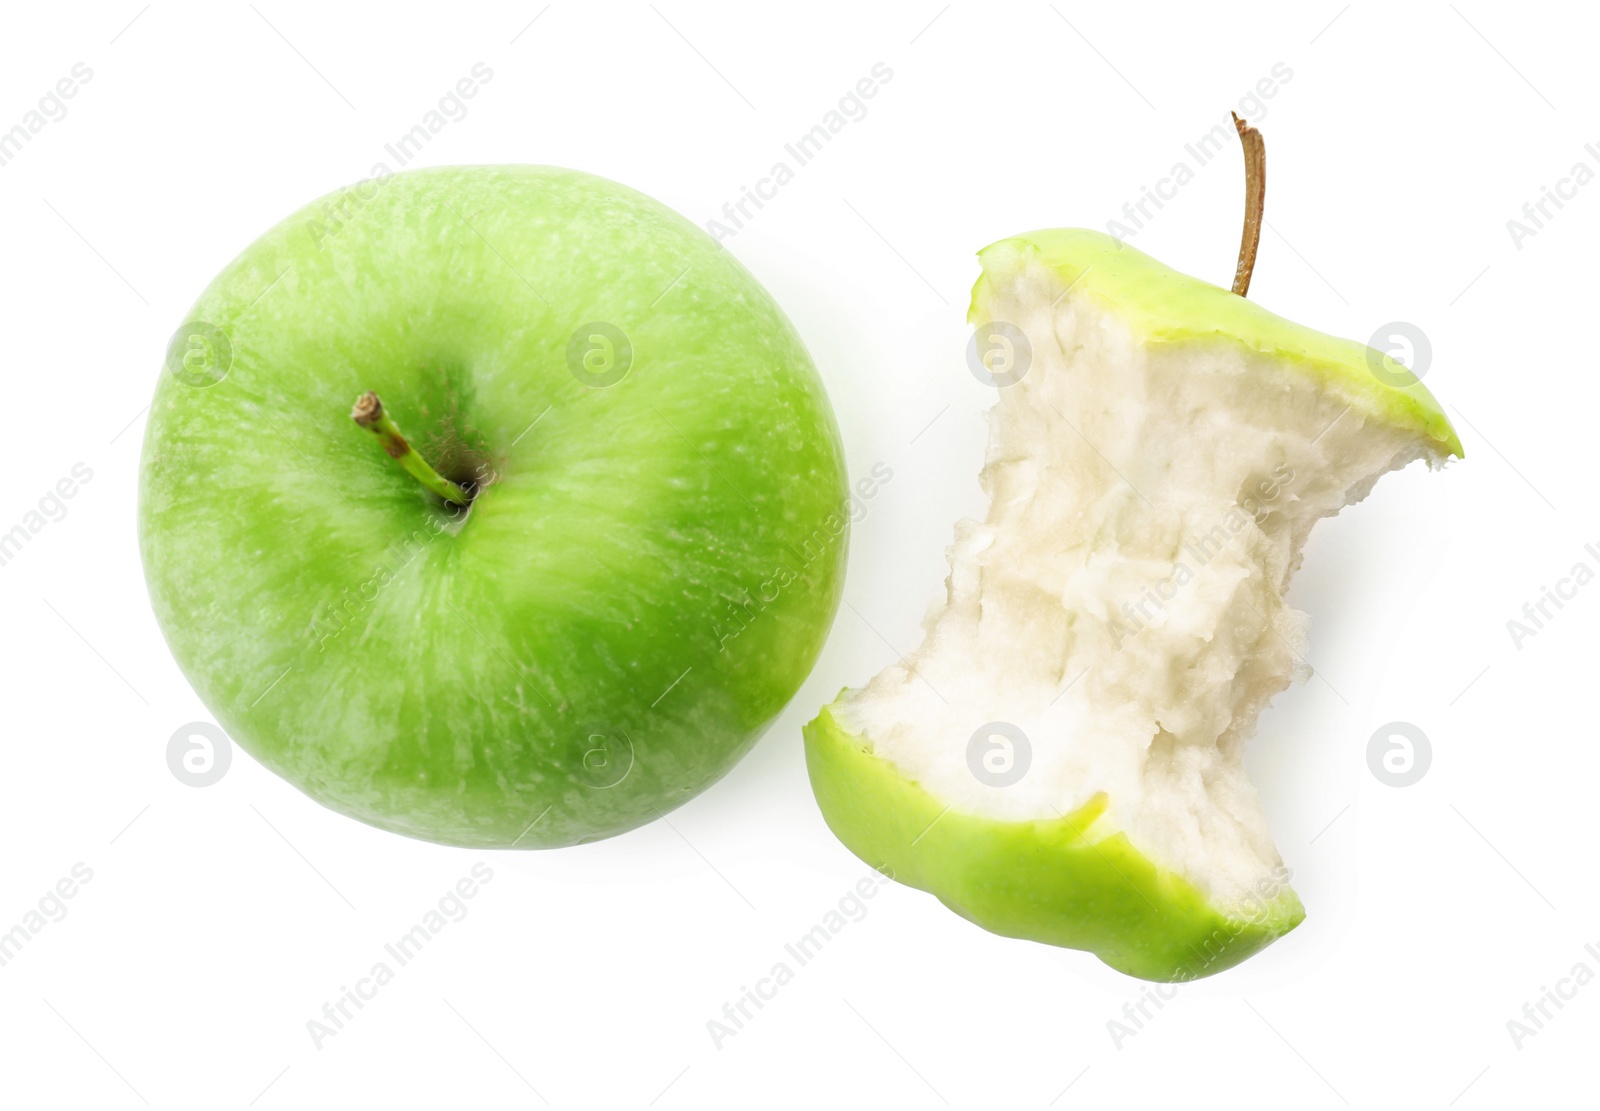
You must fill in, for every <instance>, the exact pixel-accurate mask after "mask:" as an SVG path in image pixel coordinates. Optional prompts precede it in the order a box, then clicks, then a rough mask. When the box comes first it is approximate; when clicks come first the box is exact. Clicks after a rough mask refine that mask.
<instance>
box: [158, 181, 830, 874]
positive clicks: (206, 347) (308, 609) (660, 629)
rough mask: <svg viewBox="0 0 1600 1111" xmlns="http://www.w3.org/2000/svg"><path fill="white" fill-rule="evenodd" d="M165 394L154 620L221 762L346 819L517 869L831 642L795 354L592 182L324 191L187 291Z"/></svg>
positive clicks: (757, 701)
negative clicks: (236, 753) (477, 850)
mask: <svg viewBox="0 0 1600 1111" xmlns="http://www.w3.org/2000/svg"><path fill="white" fill-rule="evenodd" d="M166 371H167V372H166V373H163V374H162V376H161V381H160V384H159V385H158V386H157V388H156V393H155V400H154V402H153V404H152V406H151V410H150V422H149V428H148V431H147V433H146V436H145V445H144V458H143V464H142V468H143V469H142V475H141V485H140V510H139V529H140V544H141V549H142V552H143V557H144V566H145V573H146V577H147V579H148V581H149V587H150V597H151V601H152V604H153V606H154V609H155V613H156V616H157V618H158V619H159V621H160V624H161V628H162V630H163V632H164V633H165V634H166V637H167V641H168V643H169V644H170V646H171V648H172V652H173V655H174V656H175V657H176V659H177V661H178V663H179V665H180V666H181V667H182V669H183V671H184V673H185V674H186V675H187V676H188V678H189V680H190V681H191V682H192V683H193V685H194V687H195V689H196V691H197V692H198V693H199V695H200V697H201V698H202V699H203V700H204V701H205V703H206V705H207V706H208V707H210V709H211V711H212V712H213V713H214V714H215V715H216V717H217V719H218V721H219V722H220V723H221V724H222V725H223V726H224V727H225V728H226V729H227V731H228V733H229V734H230V735H231V736H232V737H233V739H234V740H235V741H237V742H238V743H239V744H240V745H241V746H242V747H244V748H245V749H246V750H248V751H249V752H250V753H251V754H252V755H254V756H255V757H256V758H257V759H258V760H260V761H261V762H262V763H263V764H265V765H266V766H268V767H269V768H271V769H272V770H273V771H275V772H277V773H278V774H279V775H281V776H283V777H284V778H285V779H287V780H288V781H289V782H291V783H293V784H294V785H295V786H297V787H299V788H300V789H301V790H303V791H304V792H306V793H307V794H308V795H310V796H311V797H312V798H314V799H316V800H318V801H319V802H321V803H323V804H325V805H327V806H329V807H331V808H333V809H335V810H337V811H340V812H342V813H344V814H347V815H350V816H352V817H355V818H358V819H360V820H362V821H364V822H369V823H371V824H373V825H375V826H378V827H381V828H383V829H387V830H393V831H395V832H398V833H403V834H407V835H409V836H413V837H419V838H425V839H427V840H431V841H438V842H443V843H446V844H454V845H473V846H486V847H507V846H516V847H550V846H559V845H570V844H575V843H580V842H585V841H592V840H595V839H598V838H602V837H607V836H611V835H613V834H617V833H621V832H623V831H624V830H628V829H630V828H633V827H635V826H638V825H640V824H642V823H644V822H647V821H650V820H651V819H653V818H654V817H656V816H657V815H659V814H661V813H663V812H665V811H667V810H670V809H671V808H673V807H675V806H678V805H679V804H681V803H683V802H684V801H685V800H687V799H689V798H691V797H692V796H694V795H695V794H696V793H697V792H699V791H701V790H703V789H705V788H706V787H707V786H708V785H709V784H711V783H712V782H714V781H715V780H716V779H717V778H719V777H720V776H722V775H723V774H724V773H725V772H727V771H728V769H729V768H730V767H731V766H732V765H733V764H734V762H735V761H737V760H738V759H739V758H740V756H742V755H743V754H744V753H745V752H746V751H748V750H749V748H750V747H751V745H753V744H754V743H755V741H756V739H757V738H758V737H759V736H760V734H761V733H762V731H763V730H764V729H765V728H766V727H767V726H768V725H769V724H770V723H771V722H772V720H773V718H774V717H775V716H776V715H777V714H778V712H779V710H780V709H781V708H782V707H783V706H784V704H785V703H786V702H787V701H788V700H789V699H790V698H791V697H792V696H793V694H794V692H795V690H796V689H797V688H798V687H799V685H800V683H801V682H802V681H803V680H804V678H805V677H806V675H807V674H808V672H809V671H810V669H811V667H812V664H813V663H814V662H815V660H816V657H817V654H818V652H819V651H820V649H821V646H822V642H823V640H824V638H825V636H826V634H827V631H828V628H829V625H830V623H831V621H832V619H833V614H834V610H835V608H836V607H837V605H838V600H839V595H840V589H841V579H842V574H843V567H844V558H845V547H846V540H847V528H848V508H847V488H846V484H845V473H844V461H843V453H842V450H841V446H840V443H839V437H838V432H837V430H836V427H835V424H834V420H833V415H832V412H831V409H830V408H829V405H828V400H827V397H826V396H825V394H824V392H823V388H822V384H821V382H820V380H819V378H818V375H817V373H816V371H815V369H814V367H813V366H812V363H811V360H810V358H809V356H808V355H807V353H806V350H805V347H804V346H803V344H802V342H801V340H800V338H799V336H798V335H797V334H796V332H795V330H794V328H793V326H792V325H791V324H790V322H789V321H788V319H787V318H786V317H785V316H784V314H783V312H782V311H781V310H780V309H779V308H778V306H777V305H776V304H775V303H774V302H773V300H772V298H771V297H770V296H769V295H768V294H767V293H766V291H765V290H764V289H762V287H761V286H760V284H758V283H757V282H756V280H755V279H754V278H753V277H752V276H751V275H750V274H749V273H748V272H747V271H746V270H745V269H744V268H743V267H741V266H740V265H739V263H738V262H737V261H735V260H734V259H733V257H732V256H730V255H729V254H728V253H727V252H726V251H723V250H721V249H720V248H719V247H718V246H717V245H716V244H715V243H714V242H712V240H711V239H710V238H709V237H708V236H707V235H706V234H705V233H704V232H702V231H700V230H699V229H698V228H696V227H695V226H694V225H693V224H691V223H690V222H689V221H687V220H685V219H684V218H682V217H680V216H679V215H678V214H676V213H674V212H672V211H671V210H670V209H668V208H666V207H665V206H663V205H661V204H660V203H658V202H656V201H654V200H652V199H650V198H649V197H646V196H643V195H641V194H639V193H637V192H635V191H633V190H631V189H628V188H625V187H623V186H621V185H618V184H615V183H613V182H609V181H605V180H603V179H601V178H597V177H592V176H589V175H587V174H582V173H577V172H574V171H571V170H563V169H555V168H547V167H509V166H507V167H451V168H443V169H432V170H418V171H414V172H408V173H404V174H399V175H395V176H390V177H387V178H383V179H379V180H374V181H369V182H366V183H364V184H363V185H361V186H357V187H355V188H354V189H351V190H346V191H343V192H341V193H339V194H336V195H334V196H333V197H330V198H326V199H324V200H323V201H320V202H317V203H315V204H313V205H311V206H309V207H308V208H306V209H305V210H304V211H302V212H300V213H298V214H296V215H294V216H291V217H289V218H288V219H287V220H285V221H284V222H283V223H281V224H279V225H278V226H277V227H275V228H273V229H272V230H271V231H269V232H267V233H266V234H265V235H264V236H262V237H261V238H260V239H259V240H257V241H256V242H255V243H254V244H252V245H251V246H250V247H249V248H247V249H246V250H245V251H244V253H243V254H241V255H240V256H239V257H238V258H237V259H235V260H234V261H233V262H232V263H230V264H229V265H228V267H227V268H226V269H225V270H224V271H223V272H222V273H221V274H220V275H219V276H218V277H217V278H216V280H215V281H214V282H212V284H211V285H210V287H209V288H207V289H206V291H205V292H204V293H203V294H202V295H201V296H200V299H199V301H198V302H197V303H196V305H195V307H194V310H193V312H192V313H191V314H190V318H189V320H188V322H187V323H186V324H185V325H184V327H183V328H181V329H180V330H179V332H178V334H177V335H176V336H175V337H174V341H173V345H172V348H171V350H170V351H169V354H168V360H167V367H166ZM368 391H372V393H373V394H374V395H375V396H373V397H371V398H368V397H366V396H365V395H366V394H367V393H368ZM358 397H359V398H361V399H362V404H361V405H358V409H357V412H356V413H355V414H354V415H355V416H356V417H357V418H358V420H356V421H352V420H351V415H352V414H351V412H350V406H351V402H352V401H353V400H356V399H357V398H358ZM379 399H381V403H380V400H379ZM380 414H381V417H380ZM401 429H404V434H402V433H401V431H400V430H401ZM374 433H378V435H377V436H376V437H375V436H374ZM406 437H409V440H408V439H407V438H406Z"/></svg>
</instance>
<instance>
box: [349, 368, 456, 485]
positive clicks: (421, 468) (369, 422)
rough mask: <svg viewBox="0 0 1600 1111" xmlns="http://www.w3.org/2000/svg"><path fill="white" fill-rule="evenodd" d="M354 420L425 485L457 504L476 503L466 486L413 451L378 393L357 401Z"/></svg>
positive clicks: (390, 456)
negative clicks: (445, 474)
mask: <svg viewBox="0 0 1600 1111" xmlns="http://www.w3.org/2000/svg"><path fill="white" fill-rule="evenodd" d="M350 417H351V419H352V420H354V421H355V422H356V423H357V424H359V425H360V426H361V427H362V428H365V429H367V430H368V431H369V432H371V433H372V434H373V435H375V436H377V437H378V443H380V444H382V445H383V450H384V451H385V452H387V453H388V455H389V458H391V459H393V460H395V461H396V462H398V463H399V464H400V465H401V466H402V467H404V468H405V469H406V470H407V471H408V472H409V473H410V474H411V476H412V477H413V478H415V479H416V480H417V481H418V482H420V483H422V485H423V486H425V487H427V488H428V489H429V490H431V491H433V492H434V493H435V494H438V495H439V496H440V497H441V498H443V499H444V500H445V501H447V502H449V503H451V504H453V505H468V504H470V503H471V502H472V495H471V494H469V493H468V492H467V490H466V488H465V487H463V486H461V485H460V484H459V483H455V482H451V481H450V480H449V479H448V478H445V477H444V476H443V475H441V474H440V473H439V472H438V471H436V470H434V469H433V468H432V467H430V466H429V465H428V461H427V460H426V459H424V458H422V456H420V455H418V454H417V453H416V452H415V451H413V450H411V445H410V443H408V442H407V441H406V438H405V436H404V435H402V434H401V432H400V428H399V426H398V425H396V424H395V423H394V418H392V417H391V416H389V413H388V411H387V410H385V409H384V407H383V402H382V401H380V400H378V395H377V394H375V393H373V392H372V391H371V390H368V391H367V392H366V393H364V394H362V395H361V396H360V397H358V398H356V404H355V408H353V409H351V410H350Z"/></svg>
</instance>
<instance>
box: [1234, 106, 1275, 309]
mask: <svg viewBox="0 0 1600 1111" xmlns="http://www.w3.org/2000/svg"><path fill="white" fill-rule="evenodd" d="M1233 126H1234V127H1235V128H1237V129H1238V131H1239V145H1240V146H1242V147H1244V236H1243V238H1241V239H1240V240H1239V265H1238V266H1237V267H1236V268H1235V269H1234V272H1233V291H1234V292H1235V293H1237V294H1238V295H1239V296H1240V297H1243V296H1245V295H1247V294H1248V293H1249V292H1250V275H1251V274H1253V273H1254V272H1255V268H1256V249H1257V248H1259V247H1260V246H1261V216H1262V210H1263V209H1264V208H1265V206H1266V203H1267V145H1266V143H1265V142H1263V141H1262V138H1261V132H1259V131H1257V130H1256V129H1255V128H1253V127H1251V126H1250V125H1249V124H1248V123H1246V122H1245V121H1244V120H1241V119H1240V118H1239V113H1237V112H1235V113H1233Z"/></svg>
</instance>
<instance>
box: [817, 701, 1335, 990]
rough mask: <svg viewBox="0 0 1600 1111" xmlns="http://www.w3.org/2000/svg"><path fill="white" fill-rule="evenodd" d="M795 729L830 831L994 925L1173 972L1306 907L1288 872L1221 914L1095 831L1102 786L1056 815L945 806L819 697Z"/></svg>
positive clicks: (1250, 940)
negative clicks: (981, 812)
mask: <svg viewBox="0 0 1600 1111" xmlns="http://www.w3.org/2000/svg"><path fill="white" fill-rule="evenodd" d="M805 739H806V766H807V768H808V769H809V772H810V775H811V789H812V791H813V792H814V793H815V794H816V796H817V805H818V806H819V807H820V808H821V810H822V814H823V817H824V818H825V819H826V821H827V823H828V828H829V829H831V830H833V833H834V836H836V837H838V838H839V840H840V841H842V842H843V843H844V845H845V847H846V848H848V849H849V850H850V851H851V852H853V853H855V854H856V856H858V857H860V858H861V859H862V860H863V861H865V862H866V863H867V864H870V865H871V866H872V867H874V868H876V869H878V870H879V871H881V872H883V873H884V874H885V875H888V876H892V877H893V878H894V879H896V880H899V881H900V882H901V883H904V884H907V885H908V886H911V887H915V888H918V889H920V890H923V891H927V892H930V893H931V894H933V895H935V896H937V897H938V899H939V901H940V902H942V903H944V905H945V906H947V907H949V908H950V909H951V910H953V911H955V912H956V913H957V914H959V915H961V917H963V918H966V919H968V920H969V921H971V922H973V923H975V924H977V925H979V926H982V927H983V928H984V929H986V930H989V931H990V932H992V933H997V934H1001V935H1003V936H1005V937H1015V938H1023V939H1025V940H1029V941H1040V942H1044V943H1045V944H1048V945H1059V946H1063V947H1066V948H1070V949H1087V950H1089V951H1090V952H1092V953H1094V954H1095V955H1096V956H1098V957H1099V958H1100V959H1101V960H1103V961H1104V962H1105V963H1106V964H1108V965H1110V966H1111V967H1112V968H1115V969H1116V970H1117V971H1119V972H1124V973H1126V974H1127V975H1129V976H1137V977H1139V978H1140V979H1143V980H1156V981H1166V982H1170V981H1184V980H1194V979H1199V978H1200V977H1203V976H1209V975H1212V974H1213V973H1216V972H1221V971H1222V970H1223V969H1225V968H1230V967H1232V966H1233V965H1236V964H1238V963H1239V962H1240V961H1242V960H1244V959H1245V958H1246V957H1248V956H1250V955H1251V954H1253V953H1255V952H1257V951H1259V950H1260V949H1262V948H1264V947H1265V946H1267V945H1269V944H1271V943H1272V942H1273V941H1274V940H1276V939H1277V938H1279V937H1281V936H1282V935H1284V934H1286V933H1288V932H1289V931H1290V930H1292V929H1294V928H1295V926H1297V925H1299V924H1300V922H1301V920H1302V919H1303V918H1305V909H1304V908H1303V907H1302V906H1301V905H1300V899H1299V897H1298V896H1297V895H1295V893H1294V891H1293V890H1292V889H1291V888H1290V887H1289V885H1288V882H1287V879H1288V877H1287V875H1285V877H1284V880H1283V882H1282V883H1281V884H1280V885H1275V886H1274V888H1273V889H1272V890H1268V891H1264V892H1262V893H1261V896H1262V897H1261V899H1260V901H1259V903H1258V904H1257V906H1256V907H1255V908H1254V912H1253V913H1251V914H1249V915H1248V916H1244V917H1230V916H1228V915H1225V914H1223V913H1221V912H1220V911H1219V910H1217V909H1216V908H1215V907H1213V906H1211V905H1210V904H1209V903H1208V902H1207V901H1206V898H1205V896H1204V895H1202V894H1201V893H1200V892H1199V891H1198V890H1196V889H1195V887H1194V886H1193V885H1192V884H1190V883H1189V882H1188V881H1187V880H1185V879H1184V878H1183V877H1182V876H1179V875H1177V874H1176V873H1173V872H1170V871H1167V870H1165V869H1162V868H1158V867H1157V866H1156V865H1155V864H1153V863H1152V862H1151V861H1150V860H1149V859H1148V858H1147V857H1146V856H1145V855H1144V854H1143V853H1141V852H1139V850H1138V849H1136V848H1135V847H1134V846H1133V845H1132V844H1130V843H1129V841H1128V838H1127V835H1126V834H1123V833H1120V832H1119V833H1113V834H1110V835H1109V836H1107V835H1105V834H1103V833H1100V832H1098V831H1096V830H1095V829H1094V822H1095V819H1096V818H1097V817H1099V815H1100V813H1101V812H1102V811H1103V810H1104V809H1105V800H1104V798H1103V797H1100V796H1097V797H1096V799H1095V800H1094V801H1091V802H1090V803H1088V804H1086V805H1085V806H1083V807H1081V808H1080V809H1078V810H1077V811H1074V812H1073V813H1071V814H1068V815H1067V816H1065V817H1064V818H1058V819H1052V820H1049V821H1036V822H1014V821H995V820H992V819H988V818H980V817H977V816H974V815H971V814H962V813H959V812H957V811H953V810H949V809H948V808H947V807H946V806H945V805H944V804H943V803H942V802H940V801H939V800H938V799H936V798H934V797H933V796H932V795H930V794H928V792H926V791H924V790H923V789H922V788H921V787H920V786H918V785H917V784H916V783H914V782H912V781H910V780H908V779H906V778H904V777H903V776H901V775H900V773H899V771H898V770H896V768H895V767H894V765H892V764H891V763H889V761H887V760H884V759H882V758H880V757H878V756H875V755H873V753H872V751H871V750H870V748H869V747H868V746H867V745H865V744H864V743H863V742H862V741H861V739H860V738H858V737H855V736H853V735H851V734H850V733H848V732H846V731H845V730H844V729H842V728H841V727H840V726H839V724H838V722H836V721H835V720H834V718H833V715H832V713H830V712H829V711H828V710H827V709H826V708H825V709H824V710H823V711H822V713H821V714H819V715H818V716H817V717H816V719H815V720H813V721H812V722H811V723H810V724H809V725H807V726H806V727H805Z"/></svg>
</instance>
